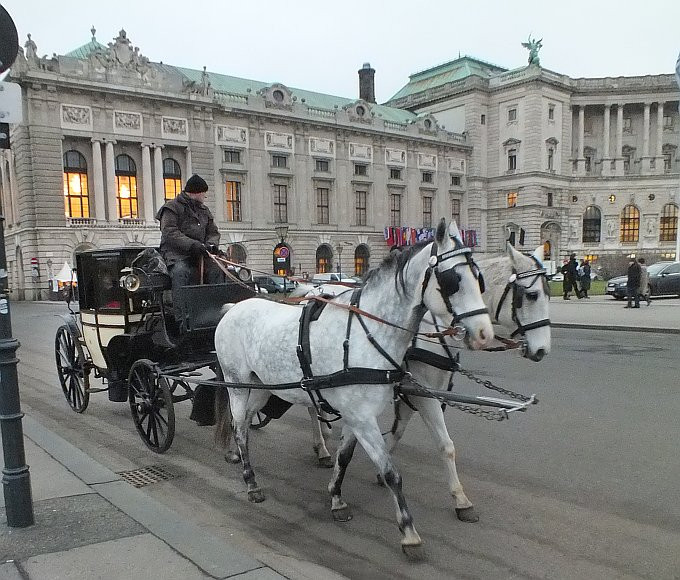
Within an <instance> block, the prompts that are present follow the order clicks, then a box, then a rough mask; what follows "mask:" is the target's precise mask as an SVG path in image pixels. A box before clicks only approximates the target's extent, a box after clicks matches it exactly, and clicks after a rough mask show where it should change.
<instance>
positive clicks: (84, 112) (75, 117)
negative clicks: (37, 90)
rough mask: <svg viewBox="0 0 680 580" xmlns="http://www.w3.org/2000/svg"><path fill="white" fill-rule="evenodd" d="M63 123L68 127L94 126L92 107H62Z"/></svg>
mask: <svg viewBox="0 0 680 580" xmlns="http://www.w3.org/2000/svg"><path fill="white" fill-rule="evenodd" d="M61 121H62V124H67V125H85V126H89V125H92V110H91V109H90V107H79V106H78V105H62V106H61Z"/></svg>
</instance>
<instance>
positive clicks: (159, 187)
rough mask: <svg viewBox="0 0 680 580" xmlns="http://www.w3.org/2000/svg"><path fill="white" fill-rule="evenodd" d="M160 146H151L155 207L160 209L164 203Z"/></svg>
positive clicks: (161, 147)
mask: <svg viewBox="0 0 680 580" xmlns="http://www.w3.org/2000/svg"><path fill="white" fill-rule="evenodd" d="M162 149H163V146H162V145H154V146H153V181H154V188H155V190H156V206H157V207H158V208H159V209H160V208H161V206H162V205H163V204H164V203H165V187H164V186H163V154H162V151H161V150H162Z"/></svg>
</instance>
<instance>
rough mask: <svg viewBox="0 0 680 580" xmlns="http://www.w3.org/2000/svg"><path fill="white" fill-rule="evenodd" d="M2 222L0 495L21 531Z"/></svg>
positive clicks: (28, 512) (22, 472)
mask: <svg viewBox="0 0 680 580" xmlns="http://www.w3.org/2000/svg"><path fill="white" fill-rule="evenodd" d="M4 221H5V218H4V217H2V216H0V430H1V431H2V451H3V456H4V459H5V467H4V469H3V470H2V491H3V493H4V496H5V511H6V513H7V525H8V526H10V527H14V528H25V527H27V526H32V525H33V524H34V523H35V518H34V516H33V497H32V493H31V475H30V473H29V471H28V465H26V454H25V451H24V433H23V427H22V425H21V418H22V417H23V416H24V414H23V413H22V412H21V404H20V401H19V381H18V380H17V363H18V362H19V360H18V359H17V358H16V351H17V349H18V348H19V341H18V340H16V339H15V338H12V319H11V317H10V309H9V297H8V294H7V258H6V255H5V233H4Z"/></svg>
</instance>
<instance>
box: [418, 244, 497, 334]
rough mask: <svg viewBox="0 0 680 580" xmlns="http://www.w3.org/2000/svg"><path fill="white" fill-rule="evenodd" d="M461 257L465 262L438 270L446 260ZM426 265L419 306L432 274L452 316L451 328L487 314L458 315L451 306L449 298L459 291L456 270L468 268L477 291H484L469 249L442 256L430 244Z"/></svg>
mask: <svg viewBox="0 0 680 580" xmlns="http://www.w3.org/2000/svg"><path fill="white" fill-rule="evenodd" d="M461 255H464V256H465V262H461V263H460V264H456V265H454V266H452V267H451V268H449V269H447V270H444V271H440V270H439V264H441V263H442V262H445V261H446V260H450V259H451V258H455V257H456V256H461ZM427 263H428V268H427V270H426V271H425V278H424V279H423V288H422V294H421V299H420V304H421V305H422V306H424V302H423V299H424V297H425V290H426V289H427V285H428V283H429V281H430V277H431V276H432V272H434V275H435V278H436V280H437V284H438V285H439V289H438V290H439V293H440V294H441V296H442V299H443V300H444V304H445V305H446V309H447V310H448V311H449V313H450V314H452V315H453V320H452V321H451V326H453V325H454V324H456V323H457V322H459V321H461V320H463V319H464V318H469V317H470V316H477V315H478V314H488V313H489V311H488V309H486V308H478V309H477V310H469V311H468V312H462V313H460V314H458V313H456V312H455V311H454V309H453V306H452V305H451V299H450V298H451V296H453V295H454V294H455V293H456V292H458V291H459V290H460V281H461V276H460V274H459V273H458V272H457V271H456V269H457V268H459V267H461V266H463V267H469V268H470V270H472V273H473V275H474V276H475V278H476V279H477V282H478V283H479V290H480V291H481V292H482V293H483V292H484V290H485V285H484V277H483V276H482V273H481V271H480V270H479V267H478V266H477V264H475V261H474V260H473V259H472V250H470V248H466V247H458V248H456V249H454V250H449V251H448V252H444V253H443V254H437V242H432V250H431V251H430V258H429V260H428V262H427Z"/></svg>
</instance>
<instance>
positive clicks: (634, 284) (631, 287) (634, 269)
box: [624, 258, 642, 308]
mask: <svg viewBox="0 0 680 580" xmlns="http://www.w3.org/2000/svg"><path fill="white" fill-rule="evenodd" d="M641 276H642V269H641V268H640V264H638V261H637V260H636V259H635V258H631V259H630V263H629V264H628V280H627V281H626V294H628V304H627V305H626V306H624V308H640V278H641ZM633 298H635V306H632V305H631V303H632V301H633Z"/></svg>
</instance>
